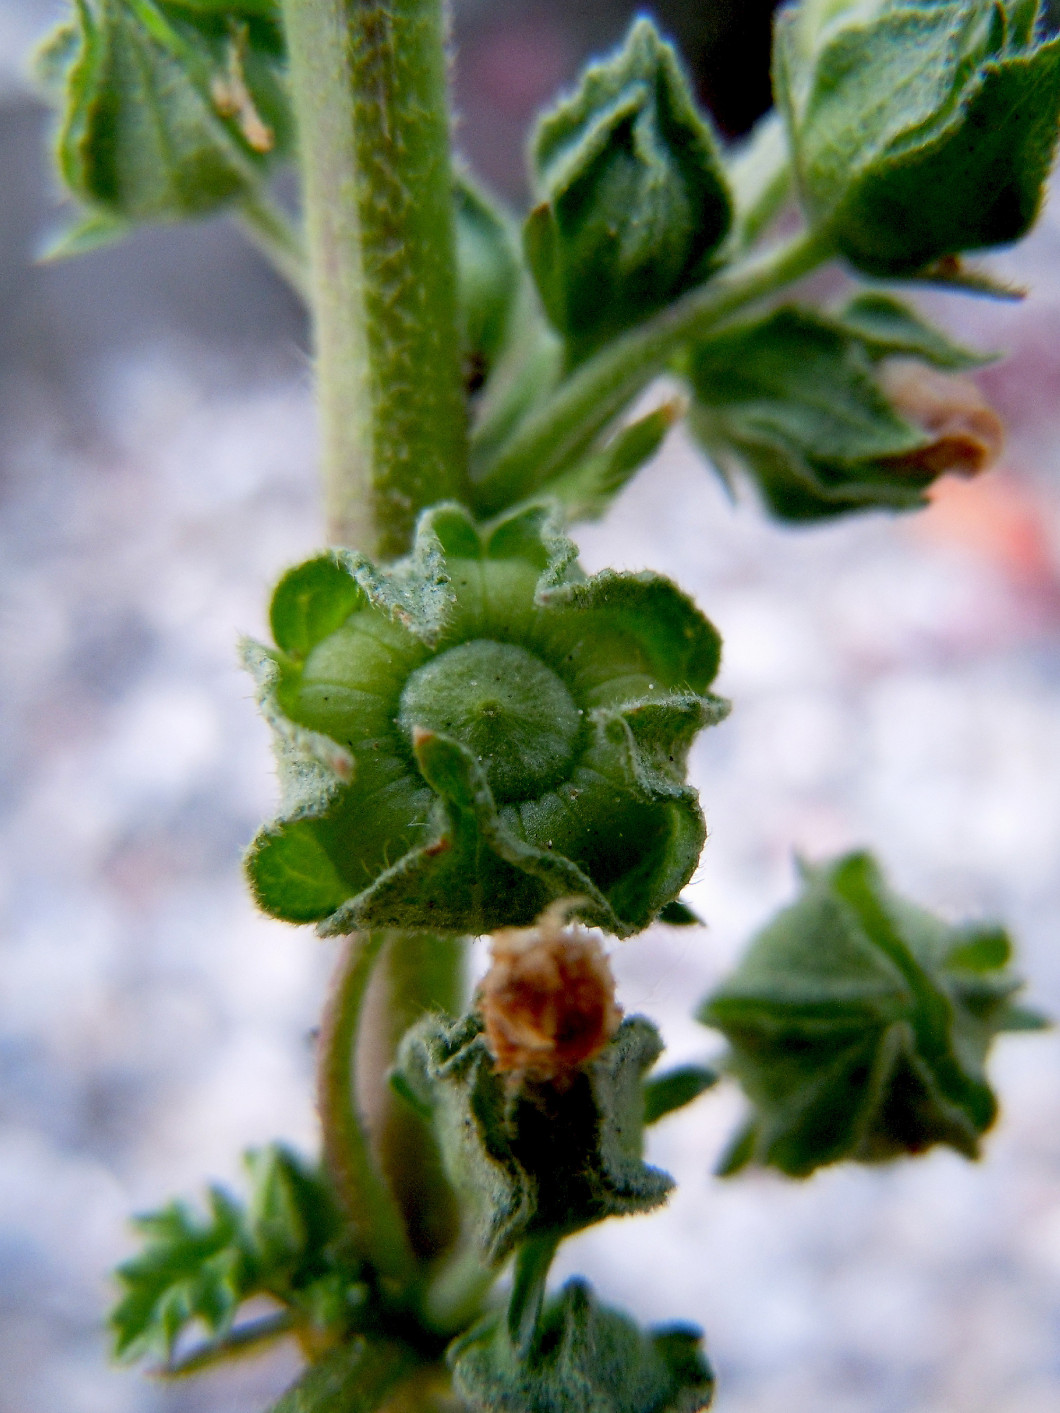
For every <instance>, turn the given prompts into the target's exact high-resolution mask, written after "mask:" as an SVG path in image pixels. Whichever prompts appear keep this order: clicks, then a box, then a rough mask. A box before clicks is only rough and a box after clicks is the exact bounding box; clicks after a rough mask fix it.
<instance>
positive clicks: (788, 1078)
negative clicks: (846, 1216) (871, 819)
mask: <svg viewBox="0 0 1060 1413" xmlns="http://www.w3.org/2000/svg"><path fill="white" fill-rule="evenodd" d="M1010 957H1011V946H1010V943H1009V939H1008V937H1007V936H1006V935H1005V934H1004V933H1003V932H1001V931H1000V930H998V929H997V928H991V927H971V926H965V927H952V926H948V925H947V924H946V923H943V922H942V921H940V920H939V919H938V918H936V917H933V916H932V915H931V914H930V913H927V912H925V911H923V909H921V908H918V907H916V906H914V905H913V904H912V903H909V902H906V901H905V900H904V899H902V898H899V897H897V896H896V895H895V894H894V893H892V892H891V891H890V890H889V889H888V888H887V886H886V884H885V883H884V880H883V878H882V876H881V874H880V871H879V869H878V868H877V866H876V864H875V863H874V862H873V860H872V859H871V858H870V857H869V856H868V855H866V854H850V855H848V856H847V857H845V858H842V859H839V860H838V861H837V862H835V863H832V864H829V865H825V866H822V867H820V868H812V869H811V868H807V869H805V890H804V892H803V894H802V897H801V898H800V899H799V900H798V901H797V902H796V903H795V904H794V905H793V906H791V907H789V908H786V909H785V910H784V911H783V912H782V913H780V915H779V916H778V917H777V918H775V919H774V921H773V922H771V923H769V924H768V925H767V926H766V927H765V929H764V930H763V931H762V932H761V933H759V935H758V937H757V938H756V939H755V940H754V942H752V944H751V948H750V950H749V952H748V953H747V955H746V957H745V958H744V960H743V962H742V963H741V965H740V966H739V968H738V969H737V971H736V973H735V974H734V975H733V976H732V977H730V978H729V980H728V981H727V982H725V983H724V984H723V985H722V986H721V987H720V988H719V990H717V991H716V992H715V993H714V995H713V996H711V997H709V999H708V1000H707V1001H706V1003H705V1004H704V1006H703V1008H702V1010H701V1011H700V1017H699V1018H700V1020H702V1021H703V1022H704V1023H705V1024H706V1025H711V1026H715V1027H716V1028H717V1029H718V1030H721V1031H722V1032H723V1033H724V1034H725V1036H726V1038H727V1039H728V1041H729V1044H730V1046H731V1053H730V1055H729V1058H728V1068H729V1070H730V1072H731V1073H732V1074H734V1075H735V1077H736V1078H737V1079H738V1080H739V1082H740V1084H741V1086H742V1087H743V1089H744V1092H745V1093H746V1095H747V1097H748V1099H750V1101H751V1103H752V1105H753V1106H754V1115H753V1117H752V1119H751V1121H750V1123H749V1124H748V1126H747V1127H746V1129H745V1130H744V1131H743V1133H742V1134H741V1135H740V1136H739V1137H738V1138H737V1140H736V1142H735V1143H734V1144H733V1146H732V1147H731V1149H730V1151H729V1154H728V1156H727V1158H726V1159H725V1160H724V1162H723V1171H724V1172H735V1171H737V1170H738V1169H739V1168H741V1167H743V1166H744V1165H745V1164H747V1163H749V1162H754V1163H761V1164H767V1165H770V1166H772V1167H776V1168H779V1169H780V1170H781V1171H782V1172H785V1173H787V1174H788V1175H789V1176H791V1177H805V1176H807V1175H808V1174H809V1173H811V1172H813V1171H814V1169H815V1168H818V1167H821V1166H822V1165H824V1164H826V1163H834V1162H838V1161H839V1160H841V1159H844V1158H850V1159H853V1160H854V1161H856V1162H862V1163H875V1162H882V1161H886V1160H887V1159H891V1158H896V1157H899V1156H901V1155H902V1154H909V1153H922V1152H924V1151H925V1150H926V1149H928V1148H931V1147H933V1146H934V1145H935V1144H939V1143H942V1144H946V1145H948V1146H949V1147H951V1148H956V1149H957V1151H958V1152H959V1153H963V1154H964V1155H965V1157H968V1158H975V1157H978V1154H979V1140H980V1136H981V1135H982V1134H983V1133H984V1132H985V1131H986V1130H987V1129H988V1128H989V1127H990V1125H991V1124H992V1123H993V1121H994V1117H995V1115H996V1113H997V1102H996V1100H995V1098H994V1095H993V1093H992V1092H991V1090H990V1087H989V1085H988V1083H987V1080H986V1075H985V1071H984V1065H985V1061H986V1056H987V1052H988V1050H989V1048H990V1044H991V1041H992V1040H993V1038H994V1036H995V1035H996V1034H998V1032H1000V1031H1004V1030H1026V1029H1035V1028H1038V1027H1039V1026H1040V1025H1041V1024H1042V1022H1041V1020H1040V1019H1039V1018H1038V1017H1037V1016H1035V1015H1034V1014H1033V1013H1032V1012H1029V1011H1026V1010H1024V1009H1022V1008H1021V1007H1018V1006H1015V1005H1014V1004H1013V1002H1012V996H1013V994H1014V993H1015V992H1016V991H1018V990H1019V987H1020V983H1019V982H1018V981H1017V980H1015V979H1014V978H1013V977H1012V975H1011V974H1010V973H1009V972H1007V971H1006V967H1007V965H1008V962H1009V960H1010Z"/></svg>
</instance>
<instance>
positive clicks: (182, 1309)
mask: <svg viewBox="0 0 1060 1413" xmlns="http://www.w3.org/2000/svg"><path fill="white" fill-rule="evenodd" d="M245 1161H246V1167H247V1173H248V1177H249V1179H250V1200H249V1203H247V1204H243V1203H242V1202H239V1201H237V1200H236V1199H235V1198H234V1197H232V1196H231V1195H230V1194H229V1193H227V1192H226V1191H225V1190H224V1189H222V1188H218V1187H214V1188H211V1189H210V1192H209V1196H208V1204H207V1211H206V1213H205V1215H203V1214H200V1213H197V1212H195V1211H194V1210H192V1209H191V1208H189V1207H188V1206H186V1205H185V1204H184V1203H181V1202H172V1203H170V1204H169V1205H168V1206H167V1207H164V1208H162V1209H161V1210H160V1211H158V1212H152V1213H149V1214H148V1215H146V1216H142V1217H138V1218H136V1220H135V1226H136V1228H137V1229H138V1231H139V1232H140V1233H141V1234H142V1236H143V1238H144V1246H143V1250H142V1251H141V1252H140V1254H139V1255H137V1256H134V1257H133V1258H132V1259H130V1260H129V1261H126V1262H124V1263H123V1264H122V1265H121V1266H119V1267H118V1269H117V1272H116V1275H117V1279H118V1283H119V1285H120V1286H121V1288H122V1295H121V1298H120V1299H119V1301H118V1303H117V1304H116V1305H115V1307H114V1309H113V1311H112V1313H111V1316H110V1326H111V1330H112V1333H113V1337H114V1352H115V1354H116V1355H117V1357H118V1358H120V1359H137V1358H141V1357H144V1356H149V1357H151V1356H153V1357H155V1358H158V1359H161V1360H162V1361H163V1371H165V1367H166V1366H170V1367H171V1368H172V1367H174V1364H173V1361H174V1354H175V1352H176V1349H177V1346H178V1343H180V1342H181V1340H182V1339H183V1337H184V1336H185V1335H186V1334H188V1333H189V1332H191V1331H192V1330H193V1329H195V1328H198V1329H199V1330H200V1331H201V1332H203V1333H204V1334H205V1336H206V1341H205V1343H200V1345H199V1347H198V1348H197V1349H196V1350H194V1351H193V1353H192V1354H191V1355H190V1356H185V1357H182V1359H181V1360H180V1364H179V1368H183V1367H186V1366H188V1367H190V1366H194V1365H195V1364H197V1363H203V1362H207V1359H208V1356H209V1354H210V1352H211V1350H212V1349H214V1348H217V1347H219V1344H220V1342H221V1341H224V1340H225V1339H226V1337H229V1336H230V1335H231V1338H232V1342H234V1343H236V1344H238V1343H239V1340H240V1335H241V1333H242V1332H243V1331H250V1332H251V1333H252V1334H253V1332H254V1331H256V1330H257V1328H258V1326H245V1325H244V1326H236V1325H235V1320H236V1317H237V1315H238V1313H239V1310H240V1308H241V1306H242V1305H243V1304H244V1303H245V1302H246V1301H247V1300H250V1299H251V1298H253V1297H255V1296H261V1295H267V1296H270V1297H271V1298H272V1299H273V1300H275V1301H276V1302H277V1303H278V1304H279V1305H281V1306H284V1307H287V1308H288V1309H290V1310H291V1311H293V1312H294V1316H295V1321H296V1323H299V1324H301V1325H303V1326H306V1327H309V1328H311V1329H314V1330H329V1331H333V1332H339V1333H341V1332H343V1331H344V1330H346V1329H347V1328H348V1327H349V1325H350V1323H351V1321H352V1318H353V1315H354V1312H355V1311H356V1309H357V1308H358V1307H359V1305H360V1304H361V1303H363V1297H364V1295H365V1294H366V1291H365V1290H364V1288H363V1286H362V1285H361V1283H360V1262H359V1260H358V1259H357V1257H356V1255H355V1253H353V1252H352V1251H351V1250H350V1249H349V1247H348V1244H347V1239H346V1235H345V1227H344V1223H343V1221H342V1218H341V1215H340V1213H339V1210H338V1207H337V1205H336V1202H335V1198H334V1196H333V1194H332V1192H331V1189H330V1186H329V1184H328V1183H327V1181H326V1180H325V1179H324V1178H323V1177H322V1176H321V1175H320V1174H319V1173H317V1172H316V1171H314V1170H313V1169H311V1168H310V1167H308V1166H307V1165H306V1164H305V1163H304V1162H303V1161H302V1159H300V1158H298V1157H297V1156H296V1155H295V1154H293V1153H292V1152H290V1151H289V1150H288V1149H286V1148H284V1147H282V1146H281V1145H278V1144H276V1145H272V1146H270V1147H268V1148H264V1149H261V1150H258V1151H252V1152H249V1153H248V1154H247V1155H246V1159H245ZM265 1323H266V1327H267V1328H268V1329H269V1330H270V1331H271V1330H272V1329H273V1328H277V1327H276V1326H275V1322H265Z"/></svg>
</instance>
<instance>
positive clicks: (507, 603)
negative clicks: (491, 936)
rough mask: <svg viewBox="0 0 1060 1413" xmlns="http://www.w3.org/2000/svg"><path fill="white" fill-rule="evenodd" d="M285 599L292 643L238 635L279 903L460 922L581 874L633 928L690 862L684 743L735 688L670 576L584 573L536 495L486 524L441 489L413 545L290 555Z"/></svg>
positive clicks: (262, 872)
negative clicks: (272, 814)
mask: <svg viewBox="0 0 1060 1413" xmlns="http://www.w3.org/2000/svg"><path fill="white" fill-rule="evenodd" d="M273 618H274V622H275V625H276V632H277V639H278V642H279V645H280V650H279V651H276V652H273V651H269V650H266V649H264V648H260V647H255V646H253V645H250V646H248V647H247V648H246V649H245V657H246V660H247V664H248V666H249V667H250V668H251V670H252V671H253V672H254V673H255V675H256V677H257V679H258V682H259V699H260V701H261V704H262V708H263V710H264V712H265V715H266V717H267V718H268V719H269V721H270V723H271V725H272V727H273V730H274V733H275V738H276V746H277V757H278V763H279V774H280V781H281V786H282V789H283V802H282V811H281V815H280V818H279V819H278V820H277V821H276V822H275V823H274V824H272V825H269V826H268V827H266V828H265V829H264V830H262V831H261V833H260V834H259V836H258V838H257V840H256V841H255V843H254V845H253V846H252V848H251V850H250V853H249V855H248V859H247V870H248V874H249V877H250V881H251V886H252V888H253V890H254V893H255V896H256V897H257V899H258V901H259V902H260V903H261V904H262V906H263V907H265V908H266V910H267V911H269V912H272V913H274V914H275V915H277V916H280V917H284V918H287V919H288V920H290V921H298V922H301V921H309V920H317V921H318V922H319V923H320V924H321V930H323V931H325V932H345V931H349V930H350V929H351V928H355V927H358V928H382V927H404V928H413V929H427V930H430V931H432V932H436V933H437V932H454V933H458V934H467V933H469V932H486V931H489V930H491V929H493V928H495V927H497V926H502V925H511V924H520V923H530V922H532V921H533V920H534V919H535V918H536V917H537V916H538V915H539V914H540V913H541V912H542V911H543V909H544V908H545V907H547V906H548V904H549V903H550V902H553V901H555V900H557V899H559V898H565V897H572V896H576V897H579V898H581V899H582V900H583V901H582V903H581V905H580V908H581V912H582V915H583V916H584V917H585V918H586V919H587V920H590V921H592V922H593V923H595V924H597V925H599V926H602V927H604V928H606V929H607V930H608V931H611V932H613V933H615V934H616V935H626V934H628V933H629V932H631V931H634V930H636V929H638V928H640V927H643V926H646V925H647V923H648V922H650V921H651V919H652V918H653V917H654V916H655V915H656V914H657V913H658V911H659V909H660V908H662V907H664V906H665V905H666V904H667V903H668V902H670V901H672V899H673V898H674V897H675V896H676V894H677V893H678V892H679V891H680V889H681V888H682V887H684V885H685V883H686V882H687V881H688V878H689V876H690V875H691V873H692V870H693V869H694V868H695V864H696V860H697V859H698V856H699V851H700V849H701V847H702V843H703V837H704V828H703V821H702V816H701V814H700V812H699V809H698V805H697V802H696V797H695V794H694V792H693V791H692V790H691V789H690V787H689V786H688V785H687V784H686V783H685V779H684V776H685V763H686V757H687V754H688V748H689V745H690V744H691V741H692V739H693V737H694V735H695V733H696V732H697V731H698V730H699V729H700V728H701V727H702V726H704V725H708V724H710V723H711V722H714V721H717V720H720V719H721V717H722V716H723V715H724V712H725V710H726V704H725V703H722V702H721V701H720V700H719V699H718V698H716V697H714V696H712V695H711V694H710V693H709V691H708V690H707V689H708V687H709V684H710V682H711V681H712V679H713V677H714V674H715V673H716V671H717V667H718V661H719V655H720V640H719V638H718V635H717V633H716V632H715V630H714V629H713V627H712V626H711V625H710V624H709V623H708V622H707V621H706V619H704V618H703V617H702V615H701V614H700V613H699V612H698V610H697V609H696V608H695V606H694V605H693V604H692V602H691V601H690V600H689V599H688V598H687V597H686V596H685V595H683V594H681V593H680V591H679V590H677V589H676V588H675V587H674V586H673V585H672V584H670V583H669V582H668V581H666V580H663V579H660V578H658V577H657V576H654V575H649V574H640V575H621V574H610V573H608V574H603V575H598V576H596V577H595V578H593V579H589V580H586V579H585V577H584V575H583V574H582V573H581V571H580V569H579V568H578V567H577V563H576V551H575V547H574V545H573V544H572V543H571V541H570V540H568V539H567V538H566V537H564V536H563V535H562V534H560V533H559V531H558V529H557V526H556V525H555V524H554V523H553V519H552V512H551V511H550V510H549V509H548V508H546V507H543V506H541V505H534V506H530V507H528V508H525V509H523V510H520V511H518V512H513V513H511V514H509V515H507V516H505V517H503V518H502V519H501V520H499V521H498V522H495V523H494V524H492V525H490V526H489V527H488V528H487V529H484V530H480V529H479V528H478V527H477V526H476V525H475V524H474V522H473V521H472V520H471V519H470V518H469V516H468V514H467V512H466V511H465V510H463V509H461V508H460V507H457V506H440V507H435V508H434V509H433V510H431V511H430V512H428V513H427V514H426V515H425V517H424V519H423V521H422V523H421V527H420V532H419V535H418V539H417V543H416V548H415V550H414V552H413V554H412V555H411V556H410V557H409V558H408V559H407V560H405V561H401V562H399V563H397V564H395V565H392V566H389V567H387V568H386V569H377V568H376V567H375V566H374V565H372V564H370V563H369V562H368V561H367V560H365V559H364V558H363V557H360V556H357V555H332V556H327V557H324V558H322V559H318V560H314V561H310V563H309V564H308V565H305V566H301V567H300V568H298V569H296V570H292V571H291V572H290V573H289V574H288V575H287V576H285V577H284V579H283V580H282V581H281V584H280V587H279V589H278V590H277V596H276V600H275V603H274V608H273Z"/></svg>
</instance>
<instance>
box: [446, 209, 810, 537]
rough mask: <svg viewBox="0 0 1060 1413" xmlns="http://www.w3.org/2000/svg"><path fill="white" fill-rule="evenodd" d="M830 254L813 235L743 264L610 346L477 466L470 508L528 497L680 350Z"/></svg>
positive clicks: (485, 508) (501, 504)
mask: <svg viewBox="0 0 1060 1413" xmlns="http://www.w3.org/2000/svg"><path fill="white" fill-rule="evenodd" d="M832 253H833V251H832V248H831V246H830V244H828V243H827V242H826V241H825V240H823V239H822V237H821V236H820V235H819V234H818V233H816V232H814V231H808V230H805V231H800V232H799V234H798V235H796V236H794V237H792V239H791V240H789V241H787V242H786V243H785V244H783V245H780V246H776V247H774V248H773V249H771V250H768V251H766V252H764V253H761V254H757V255H755V256H753V257H749V258H748V259H746V260H744V261H741V262H740V263H738V264H736V265H734V266H732V267H731V268H730V269H728V270H726V271H723V272H722V273H721V274H719V275H718V276H717V277H716V278H715V279H713V280H711V281H710V282H709V283H708V284H706V285H701V286H699V287H697V288H696V289H694V290H692V291H691V292H690V293H688V294H686V295H684V296H683V297H682V298H681V299H678V300H676V301H675V302H674V303H673V304H671V305H669V306H668V307H667V308H666V309H664V310H663V311H662V312H661V313H660V314H656V315H655V316H654V317H653V318H651V319H647V320H645V322H644V323H643V324H640V325H638V326H637V327H636V328H634V329H631V330H630V332H629V333H627V334H623V335H622V336H621V337H619V338H616V339H615V340H614V341H613V342H612V343H610V344H609V345H608V346H607V347H606V348H604V349H602V350H601V351H600V352H599V353H597V354H595V355H594V356H593V357H592V358H590V359H588V360H587V361H586V362H585V363H583V364H582V365H581V366H580V367H579V368H577V369H576V370H575V372H574V373H572V374H571V376H570V377H569V378H568V379H566V381H565V382H563V383H561V384H560V386H559V387H558V388H557V389H556V391H555V392H554V393H553V394H552V396H551V397H550V398H548V400H547V401H545V402H544V403H542V404H541V406H540V407H538V409H537V410H536V411H535V412H534V413H532V414H531V415H530V416H529V417H527V419H526V420H525V421H524V422H523V423H522V424H521V425H520V426H519V427H518V428H517V429H516V430H515V432H514V433H513V434H512V436H511V437H510V439H509V440H508V442H507V443H506V444H505V445H503V446H502V447H501V449H500V450H499V452H498V453H497V454H496V455H495V456H494V457H493V458H492V459H491V460H490V461H488V462H486V464H485V465H483V464H479V465H478V466H476V465H475V457H474V452H475V448H474V446H473V447H472V479H473V481H475V482H476V483H477V485H476V492H475V500H476V504H477V505H479V507H480V508H481V509H482V510H483V511H484V512H488V511H495V510H499V509H501V508H503V507H504V506H505V505H508V504H510V503H511V502H512V501H514V500H517V499H520V498H522V497H523V496H525V495H528V494H531V493H532V492H533V491H534V490H536V489H537V488H538V487H539V486H541V485H543V484H544V483H545V482H546V481H548V480H550V479H551V478H552V477H553V476H554V475H556V474H557V473H558V472H559V471H560V470H562V469H563V467H564V466H565V465H566V464H567V463H568V462H569V461H570V460H571V458H572V457H574V456H576V455H578V454H579V453H580V452H581V451H582V450H583V449H585V448H586V447H587V446H588V445H589V444H590V443H591V442H592V440H593V439H594V438H595V437H596V436H598V435H599V434H600V433H601V432H602V431H604V429H605V428H606V427H607V426H608V424H609V423H610V422H611V421H612V419H613V418H615V417H617V416H618V414H619V413H620V412H621V411H622V410H623V408H624V407H625V406H626V405H627V404H628V403H629V402H630V400H631V399H632V398H633V397H635V396H636V394H637V393H638V392H640V391H641V389H642V388H644V387H645V386H646V385H647V384H648V383H649V382H650V381H651V379H652V378H654V377H655V376H656V375H657V374H658V373H661V372H662V371H663V369H664V368H665V366H666V364H667V362H668V361H669V359H670V358H671V357H673V355H674V354H675V353H676V352H677V351H678V350H679V349H680V348H682V347H683V346H684V345H685V344H687V343H689V342H691V341H693V340H695V339H698V338H701V337H702V336H703V335H704V334H707V333H710V332H711V331H712V330H714V329H716V328H717V327H718V325H719V324H721V323H723V322H724V321H725V320H727V319H729V318H731V317H732V315H734V314H736V313H738V312H739V311H740V310H742V309H744V308H745V307H746V306H747V305H749V304H754V303H757V302H758V301H759V300H762V299H766V298H768V296H769V295H771V294H775V293H776V292H777V291H778V290H781V289H783V288H784V287H785V286H786V285H789V284H792V283H793V282H794V281H795V280H799V279H802V278H803V276H805V275H808V274H809V273H810V272H811V271H812V270H815V269H817V267H818V266H820V265H822V264H824V262H825V261H826V260H828V259H829V258H830V257H831V255H832Z"/></svg>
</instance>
